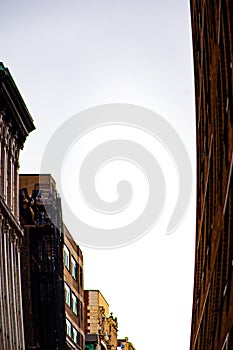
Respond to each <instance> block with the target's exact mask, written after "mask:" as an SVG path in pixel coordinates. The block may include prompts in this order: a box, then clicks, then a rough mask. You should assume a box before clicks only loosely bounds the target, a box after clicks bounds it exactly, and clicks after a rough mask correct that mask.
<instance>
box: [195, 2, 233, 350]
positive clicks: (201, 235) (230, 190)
mask: <svg viewBox="0 0 233 350" xmlns="http://www.w3.org/2000/svg"><path fill="white" fill-rule="evenodd" d="M191 19H192V35H193V55H194V75H195V98H196V128H197V224H196V256H195V276H194V294H193V315H192V328H191V344H190V348H191V349H192V350H194V349H195V350H209V349H211V350H225V349H233V274H232V268H233V185H232V181H233V180H232V161H233V99H232V87H233V78H232V77H233V75H232V64H233V56H232V55H233V2H232V0H225V1H221V0H217V1H212V0H207V1H200V0H198V1H195V0H192V1H191Z"/></svg>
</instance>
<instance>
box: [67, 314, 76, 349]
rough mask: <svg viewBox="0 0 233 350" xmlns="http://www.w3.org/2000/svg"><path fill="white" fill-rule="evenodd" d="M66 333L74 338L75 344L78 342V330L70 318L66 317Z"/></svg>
mask: <svg viewBox="0 0 233 350" xmlns="http://www.w3.org/2000/svg"><path fill="white" fill-rule="evenodd" d="M66 334H67V335H68V336H69V337H70V338H72V340H73V341H74V343H75V344H78V331H77V329H76V328H75V327H74V326H73V325H72V324H71V322H70V321H69V320H68V319H66Z"/></svg>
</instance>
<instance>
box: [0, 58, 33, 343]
mask: <svg viewBox="0 0 233 350" xmlns="http://www.w3.org/2000/svg"><path fill="white" fill-rule="evenodd" d="M34 128H35V127H34V125H33V121H32V118H31V116H30V114H29V112H28V110H27V107H26V105H25V103H24V101H23V99H22V97H21V95H20V93H19V90H18V89H17V87H16V85H15V83H14V80H13V78H12V76H11V74H10V72H9V70H8V69H7V68H5V67H4V65H3V64H2V63H0V349H1V350H24V334H23V315H22V298H21V275H20V247H21V240H22V237H23V229H22V227H21V226H20V223H19V218H18V168H19V152H20V149H23V145H24V142H25V139H26V137H27V136H28V134H29V133H30V132H31V131H32V130H34Z"/></svg>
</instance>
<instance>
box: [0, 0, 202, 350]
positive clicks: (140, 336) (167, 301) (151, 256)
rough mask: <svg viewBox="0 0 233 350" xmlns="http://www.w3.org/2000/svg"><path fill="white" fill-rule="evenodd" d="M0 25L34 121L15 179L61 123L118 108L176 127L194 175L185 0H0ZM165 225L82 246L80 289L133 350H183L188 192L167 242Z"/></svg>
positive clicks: (188, 276) (188, 289)
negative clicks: (129, 239) (102, 302)
mask: <svg viewBox="0 0 233 350" xmlns="http://www.w3.org/2000/svg"><path fill="white" fill-rule="evenodd" d="M0 23H1V57H0V60H2V61H3V62H4V64H5V65H6V66H7V67H9V69H10V71H11V73H12V75H13V78H14V79H15V82H16V84H17V86H18V88H19V89H20V92H21V93H22V96H23V98H24V100H25V102H26V104H27V106H28V108H29V110H30V112H31V114H32V116H33V119H34V123H35V125H36V131H34V132H33V133H32V134H31V135H30V137H29V138H28V139H27V141H26V144H25V148H24V151H23V152H22V153H21V162H20V163H21V168H20V172H21V173H38V172H39V171H40V161H41V158H42V155H43V152H44V150H45V147H46V144H47V142H48V140H49V139H50V137H51V135H52V134H53V132H54V131H55V130H56V129H57V127H58V126H60V125H61V124H62V123H63V122H64V121H66V120H67V119H68V118H69V117H71V116H72V115H74V114H76V113H78V112H79V111H81V110H83V109H85V108H88V107H91V106H94V105H98V104H103V103H111V102H125V103H132V104H138V105H140V106H143V107H147V108H150V109H152V110H154V111H155V112H157V113H159V114H160V115H161V116H163V117H164V118H165V119H166V120H167V121H168V122H169V123H170V124H171V125H172V126H173V127H174V128H175V129H176V131H177V132H178V133H179V135H180V137H181V138H182V140H183V141H184V143H185V145H186V148H187V150H188V152H189V154H190V158H191V160H192V164H193V173H194V174H195V113H194V88H193V73H192V69H193V67H192V51H191V50H192V45H191V27H190V15H189V1H185V0H179V1H178V0H164V1H158V0H153V1H152V0H143V1H142V0H140V1H139V0H134V1H132V0H124V1H123V0H119V1H115V2H114V1H107V0H99V1H93V0H92V1H91V0H86V1H80V0H69V1H64V0H56V1H54V0H51V1H45V0H42V1H29V0H28V1H26V0H18V1H16V0H15V1H12V0H7V1H6V0H2V1H1V12H0ZM92 142H93V139H92ZM71 171H72V169H71ZM168 181H169V179H168ZM170 182H171V183H173V178H172V175H171V176H170ZM168 215H169V214H168ZM166 223H167V216H166V215H163V217H162V219H161V220H160V222H159V223H158V225H156V227H155V228H154V229H153V230H152V231H151V232H149V233H148V234H147V235H146V236H144V238H142V239H141V240H139V241H137V242H136V243H134V244H131V245H129V246H127V247H124V248H120V249H115V250H108V251H102V250H93V249H88V248H85V247H82V249H83V253H84V261H85V287H86V288H87V289H88V288H92V289H100V290H101V292H102V294H103V295H104V296H105V297H106V299H107V301H108V302H109V304H110V309H111V311H113V313H114V315H115V316H117V317H118V321H119V336H120V337H124V336H128V337H129V339H130V341H132V342H133V343H134V345H135V347H136V348H137V350H145V349H159V350H170V349H172V350H187V349H189V336H190V323H191V311H192V310H191V309H192V283H193V257H194V240H195V238H194V237H195V187H194V195H193V198H192V204H191V206H190V210H189V211H188V214H187V216H186V217H185V219H184V221H183V223H182V224H181V226H180V227H179V228H178V229H177V230H176V232H175V233H173V235H171V236H166V235H165V228H166ZM66 224H67V225H68V223H66Z"/></svg>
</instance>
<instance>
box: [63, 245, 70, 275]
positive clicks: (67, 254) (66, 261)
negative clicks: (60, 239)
mask: <svg viewBox="0 0 233 350" xmlns="http://www.w3.org/2000/svg"><path fill="white" fill-rule="evenodd" d="M64 265H65V266H66V268H67V269H68V270H70V251H69V249H68V248H67V246H66V245H64Z"/></svg>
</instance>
